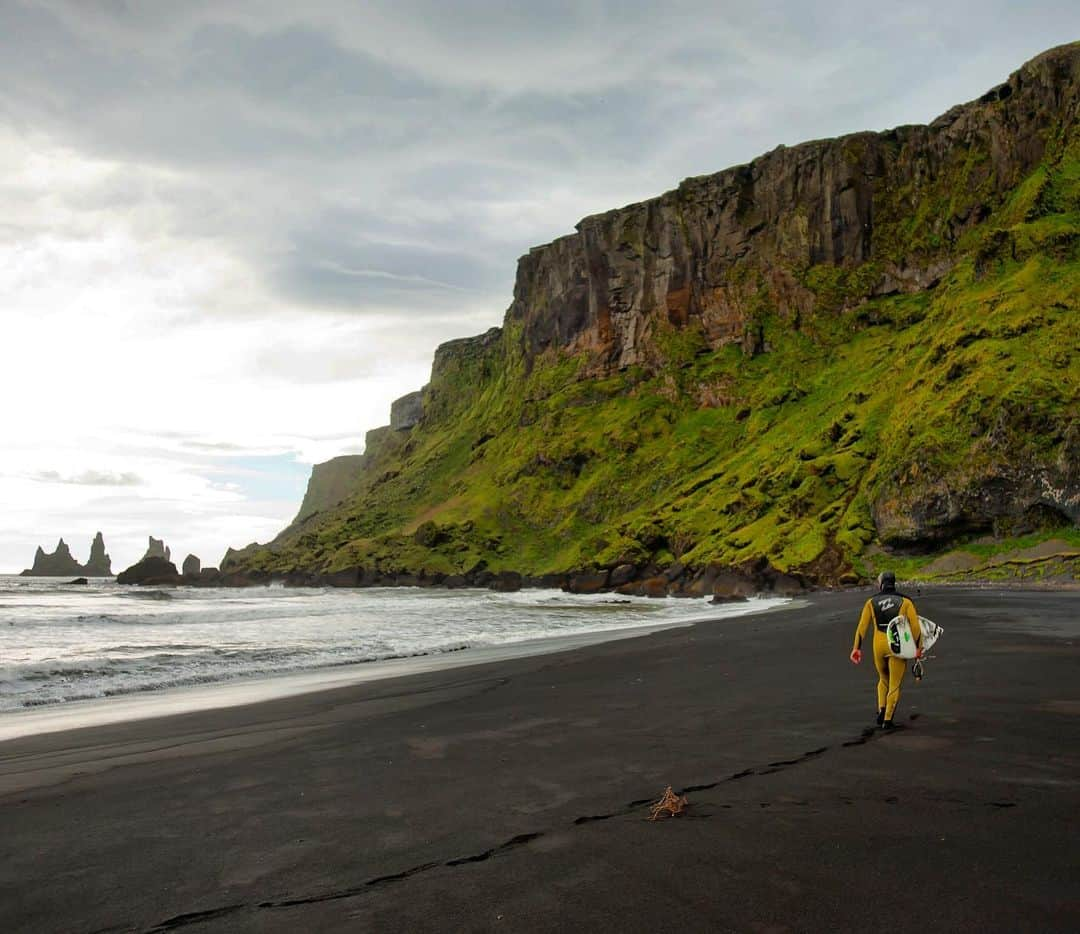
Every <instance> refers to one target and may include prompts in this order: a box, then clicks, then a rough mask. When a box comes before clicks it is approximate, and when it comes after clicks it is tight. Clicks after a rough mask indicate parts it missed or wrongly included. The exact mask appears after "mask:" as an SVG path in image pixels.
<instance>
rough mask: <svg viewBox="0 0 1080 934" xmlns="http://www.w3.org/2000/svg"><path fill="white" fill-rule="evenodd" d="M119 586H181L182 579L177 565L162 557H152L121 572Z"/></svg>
mask: <svg viewBox="0 0 1080 934" xmlns="http://www.w3.org/2000/svg"><path fill="white" fill-rule="evenodd" d="M116 582H117V583H118V584H144V585H145V584H179V583H181V578H180V575H179V573H177V570H176V565H175V564H173V563H172V562H171V561H170V560H168V558H165V557H163V556H161V555H151V556H150V557H148V558H143V559H142V560H140V561H138V562H136V563H135V564H133V565H132V566H131V567H129V568H126V569H125V570H123V571H121V572H120V573H119V574H118V575H117V576H116Z"/></svg>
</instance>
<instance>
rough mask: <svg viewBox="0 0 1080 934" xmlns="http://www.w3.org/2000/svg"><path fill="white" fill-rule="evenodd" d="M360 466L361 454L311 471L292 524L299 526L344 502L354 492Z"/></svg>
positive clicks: (336, 460)
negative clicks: (297, 523)
mask: <svg viewBox="0 0 1080 934" xmlns="http://www.w3.org/2000/svg"><path fill="white" fill-rule="evenodd" d="M363 464H364V457H363V455H362V454H349V455H346V456H344V457H335V458H332V459H331V460H328V461H326V462H324V463H322V464H316V465H315V466H314V467H312V468H311V476H310V477H309V478H308V485H307V490H305V492H304V500H303V502H302V503H301V504H300V511H299V512H298V513H297V514H296V518H295V519H294V520H293V522H303V521H304V520H305V519H307V518H308V517H309V516H313V515H314V514H315V513H317V512H321V511H322V510H324V509H330V508H331V507H333V506H336V505H337V504H338V503H340V502H341V501H342V500H343V499H345V498H346V497H347V496H348V495H349V494H350V493H351V492H352V491H353V490H354V489H355V488H356V482H357V479H358V478H359V476H360V472H361V470H362V469H363Z"/></svg>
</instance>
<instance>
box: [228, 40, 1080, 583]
mask: <svg viewBox="0 0 1080 934" xmlns="http://www.w3.org/2000/svg"><path fill="white" fill-rule="evenodd" d="M1078 122H1080V44H1072V45H1068V46H1062V47H1060V48H1057V49H1053V50H1051V51H1049V52H1047V53H1045V54H1043V55H1040V56H1038V57H1037V58H1035V59H1033V60H1032V61H1030V62H1028V63H1027V64H1026V65H1024V66H1023V67H1022V68H1020V69H1019V70H1018V71H1016V72H1015V73H1014V74H1013V75H1011V76H1010V77H1009V79H1008V80H1007V81H1006V82H1005V83H1003V84H1001V85H999V86H997V87H995V88H993V89H992V90H990V91H989V92H987V93H986V94H985V95H983V96H982V97H981V98H979V99H978V100H976V101H972V102H970V103H968V104H964V105H961V106H958V107H954V108H953V109H951V110H949V111H948V112H947V113H945V114H943V115H942V116H940V117H939V118H937V119H936V120H934V121H933V122H931V123H930V124H928V125H926V126H905V127H898V128H896V129H893V130H889V131H886V132H883V133H857V134H853V135H850V136H845V137H842V138H839V139H832V140H818V141H813V142H808V143H804V144H801V145H798V146H793V147H780V148H778V149H776V150H774V151H772V152H770V153H767V154H765V155H763V156H761V157H759V158H758V159H755V160H753V161H752V162H750V163H748V164H747V165H743V166H736V167H733V168H730V169H726V170H724V171H722V172H719V173H716V174H714V175H708V176H701V177H699V178H692V179H688V180H686V181H684V182H683V183H682V184H681V185H679V186H678V188H676V189H675V190H673V191H670V192H668V193H666V194H664V195H661V196H660V197H658V198H654V199H652V200H649V201H646V202H643V203H641V204H635V205H629V206H627V207H624V208H620V209H618V210H614V211H610V212H607V213H605V214H600V215H596V216H593V217H587V218H585V219H584V220H582V221H581V222H580V223H579V224H578V225H577V227H576V232H575V233H574V234H571V235H569V236H567V237H562V238H560V239H558V240H556V241H554V242H552V243H550V244H547V245H545V246H541V247H537V248H535V249H534V250H532V251H530V253H529V254H528V255H527V256H525V257H523V258H522V259H521V260H520V262H519V265H518V271H517V279H516V283H515V286H514V296H513V302H512V304H511V305H510V308H509V309H508V311H507V313H506V316H505V318H504V323H503V327H502V328H501V329H500V328H493V329H491V330H490V331H488V332H487V333H485V334H483V335H479V336H477V337H471V338H465V339H462V340H457V341H452V342H450V343H447V344H444V345H442V346H441V347H439V349H438V350H437V351H436V353H435V360H434V363H433V366H432V376H431V380H430V382H429V384H428V385H427V386H426V387H425V388H424V389H423V390H422V391H421V393H420V397H419V405H418V406H416V405H415V404H413V403H410V404H409V405H401V404H400V403H401V402H402V400H399V404H398V405H397V411H396V413H395V417H394V418H392V420H391V425H390V426H387V427H385V428H381V429H376V430H374V431H371V432H368V435H367V439H366V446H365V452H364V454H363V455H362V457H361V458H358V459H349V460H348V461H344V460H343V461H342V462H341V463H340V464H339V463H337V462H336V461H331V462H328V463H327V464H323V465H319V468H318V472H319V475H320V481H319V482H318V483H317V482H316V473H315V472H313V475H312V483H311V485H309V494H311V500H312V501H311V502H310V503H309V501H308V497H305V508H302V509H301V512H300V514H299V515H298V516H297V519H296V520H295V521H294V523H293V524H291V525H290V526H289V527H288V528H287V529H286V530H285V531H284V532H283V533H282V534H281V535H280V536H278V538H277V539H275V540H274V541H273V542H271V543H269V544H268V545H265V546H260V545H253V546H249V547H248V548H245V549H243V550H242V551H232V550H230V551H229V552H228V554H227V555H226V556H225V559H224V561H223V563H222V570H223V571H225V572H228V573H237V574H244V575H247V576H248V577H249V578H250V577H251V576H252V575H256V574H258V575H264V576H267V577H270V576H278V577H282V578H285V579H290V580H293V581H296V582H302V581H305V580H308V581H316V580H320V579H324V578H325V579H328V580H329V579H333V580H335V581H337V580H341V581H350V582H352V583H353V584H361V585H362V584H364V583H376V582H404V583H412V582H416V581H421V582H443V581H445V582H449V583H452V584H457V583H458V582H460V581H465V582H478V581H481V580H486V579H487V578H486V577H485V575H487V576H489V577H494V575H496V574H498V573H499V572H501V571H520V572H523V573H524V574H525V575H526V580H527V581H528V582H532V581H536V580H543V579H549V580H550V579H559V580H562V581H564V582H566V583H567V584H568V586H570V587H571V588H573V589H580V590H582V591H589V590H595V589H605V588H611V587H613V586H618V587H620V588H626V592H635V593H636V592H641V593H650V594H661V593H671V592H687V593H695V592H698V591H700V590H701V589H702V588H714V589H713V590H712V592H715V593H720V591H718V590H715V588H716V587H722V588H723V587H726V588H727V589H733V591H734V594H733V595H736V596H737V595H740V594H741V592H742V591H743V590H745V589H746V587H753V588H755V589H775V590H790V589H791V588H792V587H798V586H801V585H803V584H806V583H837V582H850V581H855V580H858V579H859V578H860V575H864V574H867V573H870V572H872V570H873V568H874V566H875V565H877V564H880V563H882V562H888V561H889V560H892V558H891V557H890V555H894V554H896V552H897V551H903V552H904V554H906V555H908V556H910V555H912V554H919V553H930V552H932V551H933V550H934V549H939V548H941V547H943V546H947V545H949V544H950V543H956V542H960V541H963V540H964V539H965V538H967V537H971V536H990V537H991V538H992V539H993V540H995V541H997V540H1001V541H1004V540H1006V539H1008V538H1009V537H1010V536H1015V535H1019V534H1022V533H1026V532H1038V533H1041V532H1044V531H1047V530H1050V529H1053V528H1061V527H1065V526H1072V527H1073V528H1075V526H1076V523H1077V522H1078V521H1080V477H1078V472H1077V471H1078V468H1077V464H1078V463H1080V449H1078V439H1080V428H1078V423H1077V411H1078V408H1080V405H1078V400H1077V397H1076V389H1075V382H1074V381H1073V380H1072V379H1071V377H1070V375H1069V374H1070V372H1071V371H1070V365H1071V361H1072V360H1074V359H1075V355H1076V353H1077V351H1078V349H1080V348H1077V345H1076V336H1075V322H1076V320H1077V318H1078V315H1080V304H1078V302H1080V131H1078ZM405 398H406V399H408V398H409V397H405ZM395 427H399V428H401V429H402V430H400V431H398V430H394V429H395ZM406 428H407V429H408V430H404V429H406ZM330 477H333V478H334V481H333V482H332V483H329V482H326V483H324V482H323V480H326V479H328V478H330ZM316 501H317V502H318V505H317V506H316V505H315V503H316ZM545 575H547V577H545ZM725 575H727V576H725ZM616 580H617V581H619V583H618V584H614V583H613V581H616ZM725 580H734V584H732V585H731V587H728V585H727V584H723V585H722V584H721V583H718V582H722V581H725ZM705 592H709V591H708V589H706V591H705ZM720 595H721V596H723V595H724V594H723V593H720Z"/></svg>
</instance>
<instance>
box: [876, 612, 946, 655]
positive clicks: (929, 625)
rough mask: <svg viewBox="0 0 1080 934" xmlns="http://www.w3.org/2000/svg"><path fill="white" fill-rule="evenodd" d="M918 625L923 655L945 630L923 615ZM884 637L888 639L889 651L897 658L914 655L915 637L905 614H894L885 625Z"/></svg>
mask: <svg viewBox="0 0 1080 934" xmlns="http://www.w3.org/2000/svg"><path fill="white" fill-rule="evenodd" d="M919 626H920V627H921V628H922V649H923V654H924V655H925V654H926V652H927V651H929V649H930V647H931V646H933V644H934V643H935V642H937V641H938V639H939V638H941V634H942V633H943V632H944V631H945V630H943V629H942V628H941V627H940V626H939V625H938V624H937V623H935V622H934V621H933V620H932V619H927V618H926V617H925V616H920V617H919ZM885 637H886V638H887V639H888V640H889V651H890V652H892V653H893V655H895V656H896V657H897V658H914V657H915V652H916V645H915V637H914V636H913V635H912V634H911V624H910V623H908V621H907V617H906V616H895V617H893V618H892V619H891V620H889V625H888V626H886V627H885Z"/></svg>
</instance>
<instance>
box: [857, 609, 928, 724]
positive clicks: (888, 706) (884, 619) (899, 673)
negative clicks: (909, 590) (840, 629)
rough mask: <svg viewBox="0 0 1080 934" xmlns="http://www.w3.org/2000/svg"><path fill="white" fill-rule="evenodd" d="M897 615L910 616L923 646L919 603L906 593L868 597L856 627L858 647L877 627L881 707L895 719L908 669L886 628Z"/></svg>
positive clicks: (914, 630)
mask: <svg viewBox="0 0 1080 934" xmlns="http://www.w3.org/2000/svg"><path fill="white" fill-rule="evenodd" d="M896 616H905V617H907V621H908V624H909V625H910V626H911V635H912V636H913V637H914V638H915V644H916V645H917V646H919V647H920V648H921V647H922V627H921V626H920V625H919V614H918V613H916V612H915V604H914V603H912V602H911V601H910V600H909V599H908V598H907V597H905V596H904V595H903V594H899V593H897V592H896V591H895V590H893V591H882V592H881V593H879V594H875V595H874V596H873V597H871V598H870V599H869V600H867V601H866V603H865V605H864V606H863V609H862V615H861V616H860V617H859V627H858V629H856V630H855V646H854V648H855V649H860V648H862V642H863V639H864V638H865V636H866V632H867V630H868V629H869V628H870V627H871V626H873V627H874V648H873V652H874V667H875V668H876V669H877V673H878V683H877V700H878V710H881V709H884V711H885V719H886V720H888V721H890V722H891V721H892V718H893V711H895V710H896V703H897V701H899V700H900V684H901V682H902V681H903V680H904V675H905V674H906V673H907V659H904V658H897V657H896V656H895V655H893V654H892V652H890V651H889V640H888V637H887V636H886V635H885V629H886V628H887V627H888V625H889V621H890V620H891V619H893V618H894V617H896Z"/></svg>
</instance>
